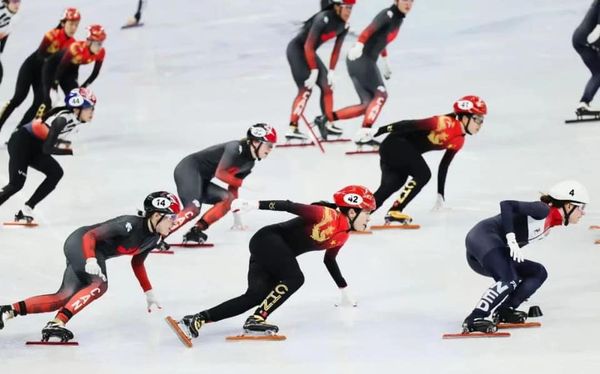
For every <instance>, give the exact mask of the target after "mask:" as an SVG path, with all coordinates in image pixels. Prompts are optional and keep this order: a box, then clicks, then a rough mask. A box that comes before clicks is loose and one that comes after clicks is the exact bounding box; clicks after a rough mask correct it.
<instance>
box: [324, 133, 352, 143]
mask: <svg viewBox="0 0 600 374" xmlns="http://www.w3.org/2000/svg"><path fill="white" fill-rule="evenodd" d="M329 136H330V137H334V136H335V135H329ZM350 141H352V139H347V138H337V139H335V138H334V139H327V140H321V143H347V142H350Z"/></svg>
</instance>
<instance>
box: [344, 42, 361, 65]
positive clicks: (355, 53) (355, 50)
mask: <svg viewBox="0 0 600 374" xmlns="http://www.w3.org/2000/svg"><path fill="white" fill-rule="evenodd" d="M364 47H365V45H364V44H362V43H360V42H358V43H356V44H354V45H353V46H352V48H350V50H349V51H348V60H350V61H354V60H356V59H357V58H359V57H360V56H362V53H363V48H364Z"/></svg>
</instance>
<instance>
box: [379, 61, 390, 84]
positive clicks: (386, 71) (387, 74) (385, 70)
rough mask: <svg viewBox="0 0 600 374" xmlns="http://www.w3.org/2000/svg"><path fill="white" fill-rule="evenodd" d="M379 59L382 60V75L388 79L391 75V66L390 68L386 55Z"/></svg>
mask: <svg viewBox="0 0 600 374" xmlns="http://www.w3.org/2000/svg"><path fill="white" fill-rule="evenodd" d="M381 60H382V62H383V66H382V67H381V70H382V71H383V77H384V78H385V80H388V79H390V78H391V77H392V68H390V63H389V60H388V58H387V57H382V58H381Z"/></svg>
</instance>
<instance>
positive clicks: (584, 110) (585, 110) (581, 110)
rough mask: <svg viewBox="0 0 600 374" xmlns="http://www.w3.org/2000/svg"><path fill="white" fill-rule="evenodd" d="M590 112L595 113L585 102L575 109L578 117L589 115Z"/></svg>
mask: <svg viewBox="0 0 600 374" xmlns="http://www.w3.org/2000/svg"><path fill="white" fill-rule="evenodd" d="M590 112H593V110H592V108H590V104H589V103H586V102H585V101H581V102H580V103H579V104H578V105H577V108H575V113H576V114H578V115H582V114H588V113H590Z"/></svg>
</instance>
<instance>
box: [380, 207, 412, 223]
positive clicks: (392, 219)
mask: <svg viewBox="0 0 600 374" xmlns="http://www.w3.org/2000/svg"><path fill="white" fill-rule="evenodd" d="M412 220H413V219H412V217H411V216H409V215H408V214H405V213H402V212H401V211H399V210H394V209H390V210H388V212H387V213H386V215H385V223H386V225H389V224H392V223H398V224H401V225H408V224H410V223H411V222H412Z"/></svg>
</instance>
